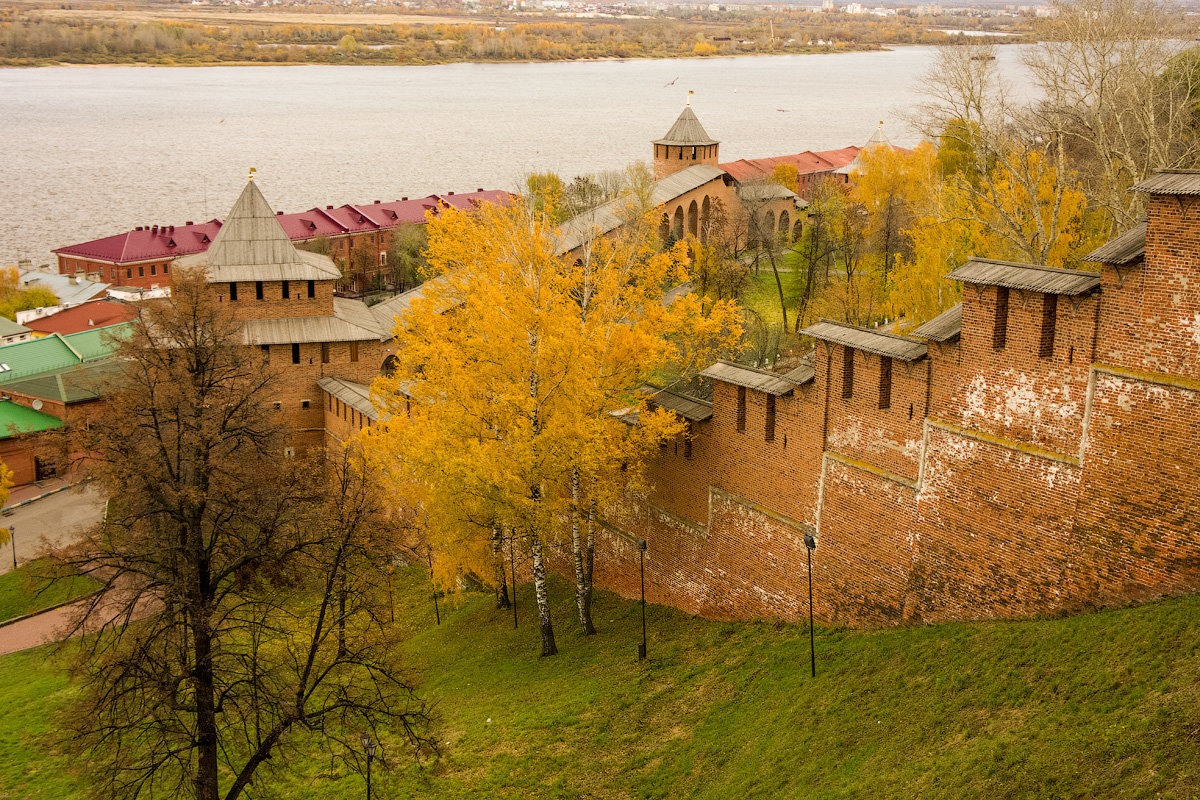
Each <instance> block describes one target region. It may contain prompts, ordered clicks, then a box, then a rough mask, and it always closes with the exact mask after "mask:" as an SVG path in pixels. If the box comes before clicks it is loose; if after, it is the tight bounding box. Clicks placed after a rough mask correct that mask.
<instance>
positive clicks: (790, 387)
mask: <svg viewBox="0 0 1200 800" xmlns="http://www.w3.org/2000/svg"><path fill="white" fill-rule="evenodd" d="M793 372H796V370H793ZM700 374H701V375H703V376H704V377H706V378H712V379H713V380H715V381H721V382H722V383H731V384H733V385H734V386H745V387H746V388H747V389H754V390H755V391H756V392H766V393H767V394H773V395H776V396H777V397H779V396H783V395H786V394H791V393H792V392H793V391H795V389H796V387H797V386H799V385H800V383H802V381H793V380H790V379H789V378H788V377H786V376H785V375H780V374H777V373H774V372H767V371H766V370H763V369H755V368H753V367H746V366H742V365H741V364H731V363H730V362H728V361H718V362H717V363H715V364H713V365H712V366H710V367H707V368H706V369H704V370H703V371H701V373H700ZM787 374H788V375H790V374H792V373H787Z"/></svg>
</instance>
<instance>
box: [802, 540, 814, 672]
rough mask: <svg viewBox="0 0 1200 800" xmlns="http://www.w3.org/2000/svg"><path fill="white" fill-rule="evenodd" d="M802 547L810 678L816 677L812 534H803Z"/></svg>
mask: <svg viewBox="0 0 1200 800" xmlns="http://www.w3.org/2000/svg"><path fill="white" fill-rule="evenodd" d="M804 547H805V549H806V550H808V653H809V655H810V656H811V657H812V676H813V677H814V678H815V677H817V641H816V637H815V635H814V634H813V601H812V551H813V550H816V549H817V540H816V539H814V538H813V537H812V534H810V533H806V534H804Z"/></svg>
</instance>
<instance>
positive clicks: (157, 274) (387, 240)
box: [54, 189, 510, 291]
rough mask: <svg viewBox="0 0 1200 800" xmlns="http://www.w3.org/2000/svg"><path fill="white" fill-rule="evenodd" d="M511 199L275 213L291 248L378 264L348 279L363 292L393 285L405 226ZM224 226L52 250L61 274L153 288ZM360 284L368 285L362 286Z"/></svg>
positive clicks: (173, 228)
mask: <svg viewBox="0 0 1200 800" xmlns="http://www.w3.org/2000/svg"><path fill="white" fill-rule="evenodd" d="M508 197H510V195H509V194H508V192H504V191H498V190H484V189H478V190H476V191H474V192H468V193H465V194H455V193H454V192H447V193H446V194H440V195H436V194H433V195H429V196H428V197H421V198H416V199H412V200H410V199H409V198H407V197H404V198H401V199H400V200H396V201H393V202H381V201H379V200H376V201H374V202H373V203H369V204H362V205H343V206H339V207H337V208H334V207H333V206H325V208H323V209H322V208H312V209H309V210H308V211H303V212H301V213H298V214H284V213H283V212H277V216H278V217H279V223H280V225H281V226H282V228H283V230H284V231H285V232H286V233H287V235H288V237H289V239H290V240H291V241H292V242H296V243H300V244H311V243H313V242H314V241H316V240H325V241H326V242H327V243H328V247H329V250H330V253H329V255H330V257H331V258H332V259H333V260H334V261H335V262H336V263H337V264H338V265H340V266H341V267H342V269H343V270H345V269H346V268H347V267H349V266H350V264H351V263H352V261H353V259H354V254H355V252H356V251H357V250H359V249H361V248H366V249H367V251H368V252H369V253H370V261H371V262H372V263H373V264H374V265H376V267H375V269H374V270H373V271H371V272H367V273H363V274H361V275H358V276H355V277H354V278H352V279H347V280H346V282H345V283H346V285H345V286H344V287H343V288H346V289H349V290H353V291H361V290H365V289H366V288H367V285H368V284H371V283H374V282H376V281H377V277H376V276H380V277H381V278H382V279H383V282H385V283H387V282H389V281H388V278H389V277H390V276H389V273H388V270H387V250H388V246H389V245H390V244H391V239H392V234H393V233H394V232H395V231H396V229H397V228H398V227H400V226H402V225H406V224H411V225H423V224H425V222H426V221H427V220H428V218H429V215H430V214H437V213H438V212H439V211H440V210H442V209H446V208H459V209H468V208H472V207H474V206H475V205H477V204H479V203H495V202H503V201H505V200H506V199H507V198H508ZM221 225H222V223H221V220H219V219H212V220H209V221H208V222H201V223H195V222H192V221H191V220H189V221H187V222H186V223H184V224H183V225H139V226H137V227H136V228H134V229H133V230H131V231H126V232H125V233H119V234H116V235H114V236H106V237H104V238H102V239H95V240H93V241H90V242H81V243H79V244H73V245H68V246H67V247H60V248H58V249H57V250H55V251H54V254H55V255H56V256H57V258H58V271H59V273H61V274H63V275H72V276H87V277H88V279H90V280H96V281H107V282H108V283H110V284H111V285H113V286H115V287H121V286H135V287H140V288H143V289H153V288H157V287H166V286H170V285H171V265H172V262H173V261H174V260H175V259H177V258H180V257H182V256H188V255H194V254H197V253H203V252H204V251H206V250H207V249H208V248H209V246H210V245H211V244H212V243H213V242H214V241H215V240H216V236H217V233H218V232H219V231H220V230H221ZM359 284H362V285H359Z"/></svg>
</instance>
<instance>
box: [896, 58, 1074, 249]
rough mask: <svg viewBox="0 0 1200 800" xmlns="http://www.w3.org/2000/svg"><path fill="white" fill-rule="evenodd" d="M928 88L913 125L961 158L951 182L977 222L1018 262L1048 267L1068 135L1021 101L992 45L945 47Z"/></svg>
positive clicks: (1059, 216)
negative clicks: (1000, 67) (1002, 74)
mask: <svg viewBox="0 0 1200 800" xmlns="http://www.w3.org/2000/svg"><path fill="white" fill-rule="evenodd" d="M920 89H921V92H922V94H923V95H924V96H925V101H924V102H923V103H922V104H920V105H919V106H918V108H917V110H916V111H915V113H914V115H913V116H912V118H911V120H910V121H912V122H913V123H914V124H915V125H916V126H917V127H918V128H920V129H921V130H922V132H923V133H924V134H925V135H926V136H928V137H930V138H931V139H934V140H940V142H941V147H942V150H943V151H947V150H949V151H950V152H952V153H953V154H955V155H956V156H957V163H956V167H957V168H956V169H954V170H952V171H950V172H948V173H947V174H946V175H944V176H943V178H944V180H946V181H947V182H948V183H951V184H953V185H955V186H956V187H957V188H959V189H961V190H962V191H963V192H965V193H966V195H967V196H968V198H969V199H970V202H969V204H968V210H969V212H970V221H972V222H976V223H979V224H981V225H983V226H984V227H985V228H987V229H988V230H989V231H990V232H991V233H992V234H993V235H994V236H996V237H997V238H998V239H999V240H1001V241H1003V242H1005V243H1006V246H1007V248H1008V249H1009V250H1011V251H1012V252H1013V253H1014V254H1015V255H1017V256H1018V257H1020V258H1023V259H1024V260H1026V261H1031V262H1034V263H1045V262H1046V261H1047V256H1048V255H1049V253H1050V250H1051V248H1053V247H1054V245H1055V243H1056V242H1057V240H1058V237H1059V234H1060V233H1061V231H1062V227H1063V224H1064V221H1065V219H1064V214H1063V208H1064V203H1063V200H1064V194H1065V192H1066V191H1067V190H1068V188H1069V185H1070V181H1069V178H1068V165H1067V163H1066V157H1065V152H1064V148H1063V131H1062V130H1061V129H1060V128H1058V127H1055V126H1054V125H1047V123H1048V122H1052V120H1050V119H1049V118H1047V117H1045V116H1044V115H1035V114H1032V113H1031V112H1030V111H1029V109H1028V108H1027V107H1025V106H1024V105H1023V104H1020V103H1016V102H1014V101H1013V99H1012V96H1011V89H1010V87H1009V86H1008V85H1007V83H1005V82H1004V81H1003V80H1002V79H1001V77H1000V74H999V71H998V70H997V68H996V46H995V45H992V44H972V45H958V46H945V47H941V48H939V50H938V53H937V57H936V58H935V60H934V64H933V66H932V67H931V68H930V70H929V72H927V73H926V74H925V75H924V76H922V78H921V80H920Z"/></svg>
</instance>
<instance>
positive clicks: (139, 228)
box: [134, 225, 142, 231]
mask: <svg viewBox="0 0 1200 800" xmlns="http://www.w3.org/2000/svg"><path fill="white" fill-rule="evenodd" d="M141 229H142V226H141V225H138V226H137V227H136V228H134V230H135V231H140V230H141Z"/></svg>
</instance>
